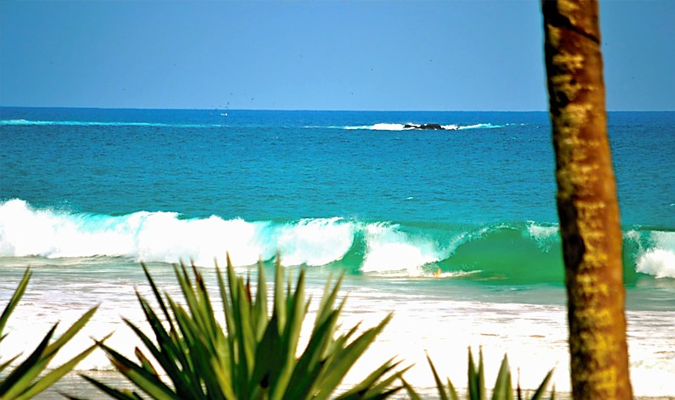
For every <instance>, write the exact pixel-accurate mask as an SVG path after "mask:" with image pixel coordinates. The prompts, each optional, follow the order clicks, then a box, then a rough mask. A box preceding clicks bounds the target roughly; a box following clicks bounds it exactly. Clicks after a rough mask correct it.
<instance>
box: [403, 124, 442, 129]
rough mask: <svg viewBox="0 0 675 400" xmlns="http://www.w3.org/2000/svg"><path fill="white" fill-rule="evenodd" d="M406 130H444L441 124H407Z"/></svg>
mask: <svg viewBox="0 0 675 400" xmlns="http://www.w3.org/2000/svg"><path fill="white" fill-rule="evenodd" d="M403 128H405V129H429V130H444V129H445V128H443V126H441V124H405V125H403Z"/></svg>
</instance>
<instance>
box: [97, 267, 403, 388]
mask: <svg viewBox="0 0 675 400" xmlns="http://www.w3.org/2000/svg"><path fill="white" fill-rule="evenodd" d="M143 269H144V271H145V274H146V276H147V278H148V281H149V283H150V286H151V288H152V291H153V294H154V297H155V300H156V301H157V304H158V306H157V307H155V308H153V307H152V306H151V305H150V304H149V303H148V301H146V300H145V299H144V298H143V297H142V296H141V295H140V294H138V293H137V297H138V300H139V303H140V304H141V307H142V309H143V312H144V314H145V317H146V320H147V322H148V323H149V325H150V328H151V330H152V333H153V335H154V338H150V337H149V336H148V335H146V334H145V333H143V331H142V330H141V329H140V328H139V327H137V326H135V325H134V324H132V323H131V322H129V321H126V323H127V325H128V326H129V327H130V328H131V329H132V330H133V331H134V333H135V334H136V335H137V336H138V337H139V339H140V340H141V342H142V343H143V345H144V346H145V347H146V348H147V355H146V353H143V352H141V350H140V349H137V350H136V358H137V359H138V360H137V361H132V360H130V359H128V358H126V357H125V356H123V355H122V354H120V353H118V352H116V351H115V350H113V349H111V348H110V347H108V346H106V345H104V344H102V343H101V344H99V346H100V347H101V348H102V349H103V350H104V351H105V352H106V353H107V355H108V357H109V358H110V360H111V362H112V363H113V365H114V367H115V368H116V369H117V370H118V371H119V372H120V373H122V374H123V375H124V376H125V377H126V378H127V379H129V380H130V381H131V382H133V383H134V384H135V386H136V387H137V388H138V389H140V390H141V391H143V392H144V393H145V394H147V395H148V396H149V397H151V398H153V399H167V400H173V399H195V400H197V399H204V400H208V399H232V400H237V399H240V400H249V399H261V400H263V399H264V400H303V399H314V400H327V399H328V398H337V399H341V400H357V399H363V400H365V399H369V400H371V399H372V400H375V399H385V398H387V397H390V396H391V395H392V394H394V393H396V392H397V391H398V390H400V389H401V388H402V387H396V386H394V385H393V383H394V381H395V380H396V379H398V377H399V373H396V372H394V369H395V368H396V367H397V366H398V363H395V362H394V360H389V361H386V362H385V363H384V364H382V365H381V366H380V367H379V368H377V369H376V370H375V371H373V372H372V373H371V374H369V375H368V376H367V377H366V378H365V379H364V380H363V381H361V382H359V383H358V384H357V385H356V386H354V388H352V389H351V390H347V391H346V392H344V393H342V394H341V395H339V396H338V397H335V396H336V394H335V393H336V390H337V388H338V386H339V385H340V384H341V382H342V381H343V379H344V377H345V376H346V374H347V372H348V371H349V370H350V369H351V367H352V366H353V365H354V363H355V362H356V361H357V360H358V359H359V358H360V357H361V355H362V354H363V353H364V352H365V350H366V349H367V348H368V347H369V346H370V344H372V343H373V341H374V340H375V338H376V337H377V336H378V335H379V334H380V332H382V330H383V329H384V327H385V326H386V325H387V323H388V322H389V320H390V319H391V314H390V315H389V316H387V317H386V318H385V319H384V320H382V321H381V322H380V323H379V324H377V325H376V326H375V327H372V328H370V329H366V330H364V331H363V332H359V331H358V329H357V327H354V328H352V329H350V330H347V331H345V332H344V333H339V332H338V328H337V327H338V318H339V315H340V312H341V311H342V308H343V306H344V300H343V301H342V302H340V303H338V304H337V305H336V302H337V294H338V291H339V288H340V285H341V282H342V277H340V278H339V279H338V280H337V282H336V283H335V285H334V286H331V280H330V279H329V280H328V282H327V283H326V286H325V288H324V293H323V297H322V299H321V302H320V304H319V308H318V310H317V314H316V319H315V321H314V325H313V327H312V330H311V333H310V336H309V338H308V341H307V345H306V347H305V348H304V349H302V352H298V350H299V349H298V345H299V342H300V336H301V331H302V327H303V323H304V321H305V319H306V317H307V314H308V309H309V300H307V299H306V294H305V271H304V269H301V270H300V272H299V276H298V278H297V280H296V281H295V285H294V286H293V285H292V284H291V277H290V274H289V279H288V283H286V282H285V278H284V269H283V267H282V266H281V264H280V262H279V261H277V264H276V266H275V276H274V294H273V298H272V299H270V300H271V304H268V298H267V281H266V278H265V272H264V268H263V265H262V263H259V265H258V277H257V292H256V293H255V294H253V293H252V290H251V282H250V278H247V279H246V280H244V279H243V278H242V277H238V276H237V275H236V273H235V270H234V267H233V266H232V263H231V262H230V260H229V258H228V262H227V269H226V273H225V277H223V274H222V273H221V271H220V269H219V268H218V266H217V265H216V278H217V282H218V289H219V292H220V301H221V302H222V308H223V318H224V321H225V326H224V328H223V327H221V325H220V324H219V322H218V320H217V319H216V313H215V311H214V307H213V304H214V303H212V301H211V299H210V297H209V294H208V291H207V289H206V285H205V283H204V280H203V278H202V275H201V274H200V273H199V271H198V270H197V269H196V268H195V267H194V266H193V267H192V268H191V269H190V268H187V267H186V266H185V265H183V264H181V265H180V266H178V265H177V266H174V270H175V275H176V279H177V280H178V283H179V286H180V289H181V293H182V295H183V300H184V302H182V303H178V302H176V301H174V300H173V299H172V297H171V296H170V295H169V294H168V293H164V294H161V293H160V291H159V290H158V288H157V287H156V285H155V283H154V282H153V279H152V277H151V276H150V274H149V273H148V270H147V268H146V267H145V265H143ZM268 306H269V309H268ZM156 310H160V311H159V312H160V313H159V314H158V312H157V311H156ZM160 315H161V316H160ZM86 379H87V380H88V381H90V382H92V383H94V385H95V386H96V387H98V388H99V389H101V390H102V391H104V392H105V393H106V394H108V395H110V396H111V397H114V398H117V399H125V400H132V399H134V400H137V398H138V397H137V396H138V395H137V394H134V393H131V392H128V391H127V392H124V391H119V390H116V389H113V388H111V387H109V386H107V385H105V384H103V383H101V382H98V381H96V380H95V379H93V378H89V377H86ZM164 380H168V381H169V382H170V383H165V382H164Z"/></svg>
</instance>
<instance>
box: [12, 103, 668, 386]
mask: <svg viewBox="0 0 675 400" xmlns="http://www.w3.org/2000/svg"><path fill="white" fill-rule="evenodd" d="M423 123H437V124H440V125H442V126H443V127H444V128H445V129H443V130H418V129H410V128H406V124H423ZM608 131H609V136H610V143H611V147H612V154H613V162H614V169H615V173H616V178H617V186H618V197H619V204H620V208H621V219H622V227H623V232H624V241H623V245H624V274H625V284H626V290H627V316H628V324H629V325H628V335H629V352H630V365H631V378H632V382H633V388H634V391H635V394H636V395H638V396H654V397H656V396H675V178H674V177H673V171H675V156H674V154H675V112H639V113H633V112H612V113H609V116H608ZM552 149H553V148H552V144H551V132H550V124H549V120H548V114H547V113H545V112H418V111H415V112H403V111H398V112H366V111H353V112H352V111H255V110H136V109H115V110H111V109H70V108H14V107H3V108H0V305H1V306H2V307H4V304H5V303H6V302H7V300H8V299H9V297H10V295H11V293H12V292H13V290H14V288H15V287H16V285H17V284H18V282H19V279H20V277H21V275H22V273H23V271H24V269H25V268H26V267H27V266H30V267H31V269H32V271H33V278H32V281H31V284H30V286H29V288H28V292H27V293H26V295H25V297H24V300H23V301H22V303H21V305H20V306H19V308H18V309H17V311H16V313H15V315H14V316H13V317H12V319H11V320H10V321H9V326H8V333H9V335H8V337H7V338H6V339H5V341H3V343H2V344H3V345H2V348H0V359H7V358H9V357H10V356H13V355H15V354H17V353H18V352H20V351H23V352H24V353H26V352H29V351H30V350H31V349H32V348H34V347H35V346H36V345H37V344H38V342H39V340H40V338H41V337H42V336H43V335H44V334H45V333H46V331H47V330H48V329H49V327H50V326H51V325H52V324H54V323H55V322H57V321H61V325H60V326H61V327H62V328H61V329H63V327H65V326H67V324H68V323H69V322H72V321H74V320H75V319H76V318H77V317H79V316H80V315H81V314H83V313H84V311H85V310H87V309H89V308H90V307H93V306H95V305H99V306H100V308H99V310H98V311H97V314H96V315H95V317H94V319H93V320H92V322H91V323H90V324H89V325H88V326H87V327H86V328H85V330H84V331H83V332H82V334H81V338H80V339H79V340H78V341H76V343H73V344H72V345H71V346H69V347H68V348H66V349H65V350H66V351H65V353H64V354H63V355H61V356H60V358H59V360H65V359H66V358H67V357H68V356H69V355H72V354H74V353H75V352H76V351H78V350H79V349H82V348H84V347H85V346H87V345H89V344H90V343H91V341H90V339H89V337H90V336H91V337H96V338H101V337H103V336H105V335H106V334H108V333H110V332H114V334H113V336H112V337H111V338H110V339H109V340H108V342H107V343H108V344H109V345H111V346H112V347H114V348H116V349H118V350H120V351H122V352H123V353H125V354H130V355H131V354H133V347H134V346H135V345H136V344H137V342H136V341H135V339H134V337H133V334H132V333H131V332H130V331H129V329H128V328H126V326H125V325H124V324H123V323H122V320H121V319H122V317H125V318H129V319H131V320H133V321H138V322H139V323H141V322H142V320H143V318H142V313H141V311H140V307H139V306H138V305H137V301H136V299H135V295H134V288H138V290H139V291H140V292H141V293H145V294H149V293H150V292H149V288H148V285H147V283H146V281H145V278H144V276H143V274H142V271H141V268H140V265H139V262H141V261H143V262H145V263H147V264H148V265H149V267H150V271H151V273H152V274H153V276H155V278H156V279H157V281H158V283H159V285H160V286H161V287H163V288H165V289H166V290H167V291H168V292H170V293H174V294H175V295H176V296H177V295H178V294H177V290H178V289H177V286H176V282H175V281H174V279H173V275H172V274H173V270H172V268H171V265H172V264H174V263H177V262H180V261H184V262H186V263H189V262H191V261H192V262H194V263H195V264H196V265H197V266H198V267H199V268H201V269H203V272H204V274H205V276H206V279H207V281H208V282H210V284H211V285H213V284H215V277H214V276H213V271H214V270H215V268H214V264H215V262H216V260H217V261H218V262H219V264H220V265H224V264H225V259H226V257H227V255H228V254H229V256H230V258H231V260H232V262H233V263H234V264H235V266H237V268H238V271H239V272H241V273H242V274H245V273H250V272H252V273H254V272H255V270H254V269H253V268H252V267H251V266H252V265H254V264H256V263H257V262H258V260H262V261H263V262H264V263H265V265H266V268H269V269H270V270H271V268H272V265H273V264H274V261H275V259H276V257H277V255H278V254H280V257H281V260H282V264H284V265H285V266H287V268H288V269H289V272H291V273H294V276H297V269H298V268H300V267H304V268H306V269H307V274H308V276H307V278H308V284H309V291H310V293H313V294H314V303H318V297H319V296H320V294H321V291H322V290H323V286H324V284H325V281H326V280H327V279H328V278H329V277H330V276H337V275H339V274H341V273H344V274H345V283H344V289H343V292H344V294H345V295H348V300H347V304H346V307H345V311H344V314H343V319H342V320H343V324H344V326H345V327H348V326H352V325H354V324H356V323H357V322H359V321H363V324H364V326H370V325H374V324H375V323H376V322H378V321H379V320H380V319H382V318H384V316H385V315H387V313H389V312H392V311H393V312H394V318H393V320H392V322H391V323H390V324H389V326H388V327H387V328H386V329H385V331H384V333H383V334H382V335H381V336H380V338H379V340H378V342H377V343H376V344H375V345H374V346H373V347H372V348H371V349H370V350H369V351H368V352H367V353H366V355H365V356H364V359H363V360H362V361H361V362H360V363H359V365H358V366H357V368H356V370H355V371H354V373H353V374H352V375H350V376H349V377H348V379H347V383H349V381H350V379H351V380H354V381H355V380H356V379H358V378H359V377H363V374H364V373H365V372H366V371H367V370H368V369H369V368H372V367H373V366H374V365H376V364H378V363H379V362H381V361H383V360H385V359H388V358H390V357H393V356H398V357H399V359H400V360H403V363H404V364H405V365H410V364H414V366H413V368H411V370H410V371H408V372H407V373H406V377H407V378H408V381H409V382H411V383H412V384H413V385H414V386H416V387H419V388H430V387H432V386H433V385H434V383H433V378H432V375H431V373H430V370H429V368H428V366H427V364H426V354H429V356H430V357H431V358H432V359H433V360H434V363H435V364H436V366H437V369H438V371H439V373H440V374H441V375H442V376H448V377H450V378H451V379H452V380H453V382H454V383H455V385H456V386H459V387H462V386H466V383H465V381H466V377H465V376H466V363H467V361H466V360H467V352H468V350H467V349H468V348H469V347H471V349H472V350H473V351H474V353H475V354H477V352H478V349H479V348H480V349H482V352H483V354H484V356H485V361H486V368H487V371H486V372H487V379H488V386H490V385H491V384H492V382H494V377H495V376H496V372H497V369H498V366H499V363H500V362H501V359H502V357H503V355H504V354H505V353H508V357H509V361H510V365H511V367H512V368H513V370H514V377H515V376H519V379H520V383H521V385H522V386H524V387H526V388H532V387H536V385H537V384H538V383H539V382H540V381H541V379H543V377H544V375H545V373H546V372H547V371H548V370H549V369H551V368H555V374H554V383H555V386H556V390H557V391H559V392H566V391H569V387H570V384H569V378H568V376H569V366H568V363H569V356H568V353H567V343H566V340H567V323H566V309H565V292H564V283H563V276H564V275H563V264H562V255H561V250H560V238H559V232H558V223H557V214H556V208H555V192H556V186H555V179H554V168H555V167H554V154H553V150H552ZM268 276H271V274H268ZM215 293H216V292H215V289H214V292H213V294H212V295H215ZM310 314H311V312H310ZM77 369H78V371H80V372H82V371H90V373H93V372H92V371H97V373H106V371H109V370H111V366H110V364H109V362H108V361H107V359H106V358H105V356H104V355H103V354H101V353H94V354H92V355H91V356H90V357H88V358H87V359H85V360H84V361H83V362H82V363H80V364H79V366H78V368H77ZM516 371H518V373H516ZM78 385H79V383H76V384H74V386H75V387H77V386H78ZM81 385H82V386H85V385H88V384H86V383H84V382H81ZM101 398H103V397H102V396H101Z"/></svg>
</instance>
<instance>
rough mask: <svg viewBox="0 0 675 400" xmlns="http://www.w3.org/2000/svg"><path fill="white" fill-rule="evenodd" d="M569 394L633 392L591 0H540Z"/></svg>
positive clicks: (584, 397)
mask: <svg viewBox="0 0 675 400" xmlns="http://www.w3.org/2000/svg"><path fill="white" fill-rule="evenodd" d="M542 10H543V15H544V31H545V59H546V70H547V78H548V93H549V103H550V104H549V106H550V118H551V123H552V127H553V145H554V149H555V154H556V179H557V184H558V193H557V205H558V216H559V219H560V233H561V236H562V245H563V257H564V262H565V279H566V282H565V283H566V286H567V299H568V300H567V301H568V303H567V306H568V323H569V347H570V359H571V360H570V361H571V365H570V369H571V379H572V393H573V396H574V399H576V400H591V399H592V400H599V399H603V400H611V399H632V388H631V384H630V378H629V367H628V348H627V343H626V318H625V314H624V303H625V288H624V284H623V265H622V257H621V246H622V233H621V223H620V220H619V207H618V202H617V197H616V184H615V180H614V172H613V169H612V160H611V154H610V148H609V140H608V137H607V120H606V118H607V117H606V111H605V88H604V82H603V72H602V69H603V65H602V54H601V50H600V27H599V20H598V3H597V0H542Z"/></svg>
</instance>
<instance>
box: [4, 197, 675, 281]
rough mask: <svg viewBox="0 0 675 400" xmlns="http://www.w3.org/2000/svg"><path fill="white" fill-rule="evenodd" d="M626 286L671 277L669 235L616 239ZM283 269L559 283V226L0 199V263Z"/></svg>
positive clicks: (673, 251)
mask: <svg viewBox="0 0 675 400" xmlns="http://www.w3.org/2000/svg"><path fill="white" fill-rule="evenodd" d="M624 243H625V247H626V248H627V253H628V258H625V259H624V265H626V266H627V269H626V273H627V278H626V279H627V282H633V281H634V280H635V279H636V274H637V273H639V274H647V275H651V276H653V277H655V278H675V232H666V231H658V230H648V229H647V230H632V231H629V232H627V233H626V234H625V236H624ZM277 253H281V254H282V255H283V258H284V264H285V265H308V266H323V265H330V264H337V265H340V266H342V267H345V268H347V269H349V270H352V271H354V272H358V273H366V274H374V275H387V276H391V275H396V276H411V277H416V276H432V275H439V274H440V275H441V276H461V275H463V274H466V273H471V279H489V280H494V279H501V280H506V281H510V282H523V283H535V282H559V283H560V282H562V279H563V277H562V275H563V267H562V255H561V250H560V238H559V231H558V227H557V225H546V224H538V223H535V222H531V221H530V222H527V223H511V224H508V223H499V224H493V225H485V226H458V225H452V224H430V223H425V224H414V223H412V224H397V223H393V222H382V221H379V222H378V221H374V222H365V221H359V220H348V219H344V218H338V217H334V218H309V219H300V220H294V221H283V222H275V221H246V220H243V219H241V218H232V219H223V218H222V217H220V216H216V215H212V216H210V217H208V218H192V219H190V218H185V217H184V216H182V215H180V214H178V213H175V212H147V211H138V212H134V213H131V214H127V215H121V216H110V215H100V214H87V213H73V212H69V211H62V210H55V209H49V208H44V209H37V208H33V207H32V206H30V205H29V204H28V203H27V202H25V201H23V200H20V199H13V200H8V201H5V202H0V257H34V256H36V257H44V258H87V257H97V256H102V257H124V258H129V259H133V260H135V261H145V262H162V263H175V262H177V261H181V260H182V261H188V260H190V261H193V262H195V263H196V264H198V265H204V266H208V265H213V261H214V259H220V260H224V259H225V258H226V257H227V256H228V255H229V257H230V259H231V260H232V262H233V263H234V264H235V265H236V266H248V265H253V264H255V263H256V262H257V261H258V260H259V259H262V260H263V261H271V260H273V259H274V258H275V257H276V255H277Z"/></svg>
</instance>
